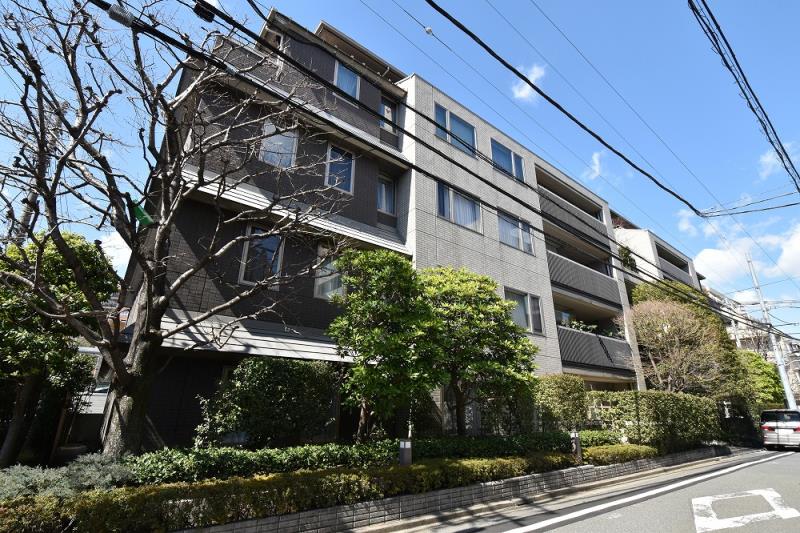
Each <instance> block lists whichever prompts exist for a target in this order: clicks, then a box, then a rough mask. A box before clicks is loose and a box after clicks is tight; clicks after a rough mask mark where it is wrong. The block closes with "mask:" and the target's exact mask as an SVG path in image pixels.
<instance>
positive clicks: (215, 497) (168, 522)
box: [0, 453, 575, 532]
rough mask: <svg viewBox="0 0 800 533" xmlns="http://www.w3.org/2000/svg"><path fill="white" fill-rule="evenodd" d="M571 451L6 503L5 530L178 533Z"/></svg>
mask: <svg viewBox="0 0 800 533" xmlns="http://www.w3.org/2000/svg"><path fill="white" fill-rule="evenodd" d="M574 464H575V463H574V459H573V457H572V456H571V455H569V454H564V453H539V454H533V455H530V456H527V457H507V458H494V459H435V460H426V461H420V462H418V463H415V464H414V465H412V466H409V467H400V466H391V467H375V468H368V469H360V470H356V469H344V468H340V469H331V470H321V471H316V472H308V471H298V472H289V473H278V474H271V475H268V476H255V477H252V478H248V479H244V478H231V479H227V480H214V481H204V482H197V483H173V484H165V485H152V486H144V487H126V488H120V489H114V490H108V491H100V490H95V491H90V492H85V493H81V494H78V495H74V496H70V497H67V498H61V499H59V498H58V497H56V496H52V495H46V496H38V497H26V498H17V499H15V500H10V501H7V502H4V503H2V504H0V531H19V532H51V531H61V530H62V529H64V528H65V527H66V526H67V525H68V524H72V525H71V529H70V530H71V531H78V532H83V531H91V532H137V531H171V530H176V529H183V528H189V527H203V526H210V525H214V524H223V523H227V522H234V521H239V520H248V519H254V518H264V517H268V516H275V515H282V514H289V513H296V512H300V511H306V510H310V509H318V508H324V507H331V506H335V505H345V504H352V503H357V502H363V501H367V500H375V499H380V498H386V497H390V496H398V495H402V494H419V493H424V492H428V491H432V490H438V489H446V488H454V487H461V486H465V485H470V484H473V483H479V482H486V481H494V480H499V479H507V478H511V477H516V476H521V475H525V474H530V473H534V472H546V471H550V470H557V469H561V468H567V467H570V466H574Z"/></svg>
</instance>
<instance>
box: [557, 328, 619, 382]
mask: <svg viewBox="0 0 800 533" xmlns="http://www.w3.org/2000/svg"><path fill="white" fill-rule="evenodd" d="M558 345H559V349H560V350H561V362H562V363H563V364H566V365H569V364H570V363H572V364H575V365H580V366H590V367H597V368H605V369H611V370H626V371H633V359H632V357H633V355H632V352H631V347H630V345H629V344H628V343H627V342H626V341H624V340H622V339H614V338H612V337H605V336H603V335H597V334H595V333H587V332H585V331H579V330H577V329H572V328H567V327H564V326H558Z"/></svg>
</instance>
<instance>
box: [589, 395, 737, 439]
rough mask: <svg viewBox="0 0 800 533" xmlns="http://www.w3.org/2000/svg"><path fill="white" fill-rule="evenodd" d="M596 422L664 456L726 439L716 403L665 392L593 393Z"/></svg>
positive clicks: (590, 396)
mask: <svg viewBox="0 0 800 533" xmlns="http://www.w3.org/2000/svg"><path fill="white" fill-rule="evenodd" d="M588 396H589V399H590V402H591V403H592V409H591V411H592V414H591V416H592V418H594V419H595V420H599V421H600V422H602V424H603V426H604V427H605V428H606V429H611V430H614V431H619V432H620V433H622V434H624V435H625V436H627V438H628V440H629V442H631V443H633V444H647V445H650V446H655V447H656V448H658V449H659V450H660V451H661V452H663V453H670V452H676V451H682V450H687V449H690V448H695V447H697V446H700V445H702V444H703V443H705V442H709V441H712V440H717V439H720V438H721V437H722V430H721V429H720V425H719V418H718V414H717V405H716V403H715V402H714V400H712V399H710V398H705V397H701V396H694V395H691V394H682V393H670V392H661V391H643V392H638V391H626V392H607V391H592V392H589V393H588Z"/></svg>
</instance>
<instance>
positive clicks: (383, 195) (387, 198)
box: [378, 176, 395, 215]
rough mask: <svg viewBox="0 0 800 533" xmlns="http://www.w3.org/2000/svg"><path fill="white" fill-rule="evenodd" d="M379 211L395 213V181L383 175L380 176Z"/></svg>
mask: <svg viewBox="0 0 800 533" xmlns="http://www.w3.org/2000/svg"><path fill="white" fill-rule="evenodd" d="M378 211H382V212H384V213H388V214H390V215H394V214H395V210H394V182H393V181H392V180H390V179H388V178H384V177H382V176H381V177H379V178H378Z"/></svg>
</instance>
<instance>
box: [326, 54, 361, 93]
mask: <svg viewBox="0 0 800 533" xmlns="http://www.w3.org/2000/svg"><path fill="white" fill-rule="evenodd" d="M334 78H335V79H334V80H333V82H334V83H335V84H336V86H337V87H338V88H340V89H341V90H342V91H344V92H345V93H347V94H349V95H350V96H352V97H353V98H358V90H359V87H360V85H361V80H360V79H359V77H358V74H356V73H355V72H353V71H352V70H351V69H349V68H347V67H346V66H344V65H343V64H342V63H341V62H340V61H336V68H335V72H334Z"/></svg>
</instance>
